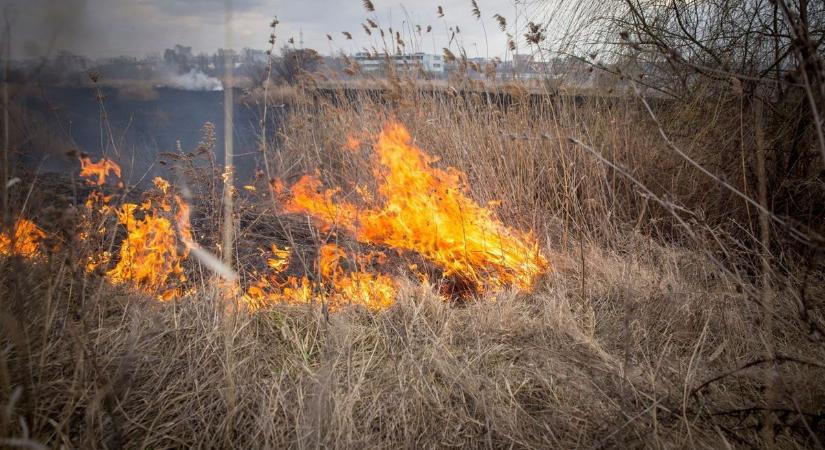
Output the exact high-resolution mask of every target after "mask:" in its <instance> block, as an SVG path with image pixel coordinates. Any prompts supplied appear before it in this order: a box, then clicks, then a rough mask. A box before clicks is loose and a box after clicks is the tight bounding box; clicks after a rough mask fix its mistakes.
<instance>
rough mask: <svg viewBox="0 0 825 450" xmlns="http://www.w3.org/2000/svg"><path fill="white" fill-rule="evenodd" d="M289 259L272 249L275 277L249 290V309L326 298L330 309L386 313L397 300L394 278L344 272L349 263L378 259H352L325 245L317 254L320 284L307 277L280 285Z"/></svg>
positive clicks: (284, 252) (291, 278) (285, 251)
mask: <svg viewBox="0 0 825 450" xmlns="http://www.w3.org/2000/svg"><path fill="white" fill-rule="evenodd" d="M289 256H290V250H289V249H288V248H284V249H281V248H278V247H277V246H275V245H273V246H272V257H271V258H269V259H268V260H267V265H268V266H269V267H270V268H271V269H273V270H274V273H272V274H270V275H269V276H266V277H262V278H259V279H258V281H257V282H256V283H255V284H253V285H252V286H251V287H250V288H249V289H248V290H247V292H246V295H245V296H244V300H245V301H246V303H247V305H249V306H250V307H252V308H253V309H257V308H259V307H261V306H264V305H266V304H269V303H272V302H285V303H292V304H303V303H310V302H312V301H314V300H315V299H316V298H323V299H324V301H326V302H327V304H328V305H329V307H330V308H331V309H337V308H340V307H341V306H344V305H348V304H359V305H363V306H366V307H367V308H370V309H384V308H387V307H389V306H390V305H392V303H393V302H394V300H395V294H396V283H395V281H394V280H393V279H392V278H391V277H389V276H387V275H383V274H375V273H370V272H366V271H362V270H353V271H349V270H347V269H345V268H344V266H345V265H347V264H348V263H349V262H355V263H356V264H357V263H361V264H364V263H368V262H369V261H370V260H372V258H379V257H378V256H375V255H367V256H365V257H354V258H349V257H348V255H347V253H346V252H345V251H344V249H343V248H341V247H340V246H338V245H336V244H324V245H322V246H321V248H320V249H319V251H318V273H319V275H320V281H318V282H313V281H311V280H310V279H309V278H308V277H307V276H303V277H301V278H298V277H295V276H289V277H286V279H284V280H283V281H279V279H283V277H280V276H279V275H280V274H282V272H283V271H284V270H286V269H287V268H288V267H289ZM316 292H317V293H318V294H315V293H316Z"/></svg>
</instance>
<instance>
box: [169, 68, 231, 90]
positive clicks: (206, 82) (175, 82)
mask: <svg viewBox="0 0 825 450" xmlns="http://www.w3.org/2000/svg"><path fill="white" fill-rule="evenodd" d="M166 84H167V85H168V86H170V87H174V88H178V89H184V90H187V91H222V90H223V85H222V84H221V80H219V79H217V78H215V77H210V76H209V75H207V74H205V73H203V72H201V71H198V70H195V69H192V70H190V71H189V72H188V73H184V74H180V75H171V76H169V77H168V79H167V80H166Z"/></svg>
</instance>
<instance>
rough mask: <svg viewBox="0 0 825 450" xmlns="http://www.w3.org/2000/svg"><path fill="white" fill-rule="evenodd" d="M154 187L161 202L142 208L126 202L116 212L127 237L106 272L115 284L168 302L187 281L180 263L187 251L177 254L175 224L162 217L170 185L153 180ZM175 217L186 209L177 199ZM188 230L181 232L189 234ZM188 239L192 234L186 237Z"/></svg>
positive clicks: (166, 205)
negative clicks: (126, 286) (112, 265)
mask: <svg viewBox="0 0 825 450" xmlns="http://www.w3.org/2000/svg"><path fill="white" fill-rule="evenodd" d="M154 183H155V186H156V187H157V188H158V189H159V190H160V191H161V193H162V194H163V195H162V197H161V199H160V200H147V201H145V202H144V203H143V204H141V205H136V204H134V203H126V204H124V205H123V206H121V208H120V209H119V210H118V211H117V216H118V221H119V222H120V224H122V225H124V226H125V227H126V232H127V235H126V238H125V239H124V240H123V242H122V243H121V246H120V255H119V256H120V259H119V260H118V262H117V265H116V266H115V267H114V268H113V269H111V270H109V271H108V272H106V276H107V277H108V278H109V280H110V281H112V282H113V283H115V284H121V283H129V284H131V285H132V286H133V287H135V288H137V289H138V290H140V291H142V292H144V293H147V294H150V295H157V296H158V298H160V299H161V300H168V299H171V298H173V297H175V296H177V295H180V293H181V289H180V287H179V284H180V283H183V282H185V281H186V276H185V275H184V272H183V267H182V266H181V262H182V261H183V259H184V258H186V250H184V251H183V252H179V251H178V239H177V235H176V233H175V224H174V223H173V222H172V221H171V220H169V219H168V218H167V217H164V215H163V214H162V213H163V212H169V211H170V210H171V204H170V203H169V201H168V199H167V197H168V189H169V183H167V182H166V181H165V180H163V179H162V178H155V180H154ZM175 201H176V202H177V204H178V207H179V212H178V215H179V216H181V215H184V214H185V215H187V217H188V208H187V209H185V211H184V208H183V207H181V205H185V203H183V201H182V200H180V198H178V197H175ZM188 232H189V231H188V229H186V231H184V233H188ZM187 237H188V238H190V239H191V235H188V236H185V238H187Z"/></svg>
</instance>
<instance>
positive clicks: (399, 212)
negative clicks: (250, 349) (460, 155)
mask: <svg viewBox="0 0 825 450" xmlns="http://www.w3.org/2000/svg"><path fill="white" fill-rule="evenodd" d="M434 162H436V158H434V157H432V156H430V155H428V154H426V153H425V152H424V151H423V150H421V149H420V148H418V147H416V146H415V145H414V144H413V143H412V139H411V137H410V134H409V132H408V131H407V130H406V129H405V128H404V126H403V125H401V124H400V123H397V122H392V123H390V124H388V125H387V126H386V127H385V128H384V130H383V131H382V132H381V134H380V136H379V138H378V142H377V143H376V145H375V155H374V160H373V176H374V178H375V181H376V184H377V195H376V196H375V197H376V198H377V201H376V200H373V199H372V196H365V195H361V199H362V203H363V204H364V205H365V206H363V207H359V206H358V205H356V204H354V203H349V202H344V201H338V200H337V197H339V195H338V194H339V193H340V189H338V188H332V189H326V190H323V189H321V186H322V183H321V181H320V180H319V179H318V177H317V176H309V175H307V176H304V177H303V178H301V179H300V180H299V181H298V182H297V183H296V184H295V185H293V186H292V188H291V195H290V196H288V198H287V199H286V202H285V204H284V210H285V211H287V212H292V213H304V214H308V215H309V216H311V217H312V218H313V219H314V220H315V222H316V224H317V225H318V226H319V227H320V228H321V230H322V231H333V230H343V231H346V232H348V233H351V234H352V235H353V236H355V238H356V239H357V240H358V241H360V242H363V243H368V244H375V245H381V246H386V247H391V248H395V249H399V250H405V251H409V252H415V253H418V254H420V255H421V256H423V257H424V258H426V259H427V260H428V261H430V262H431V263H433V264H435V265H437V266H438V267H440V268H441V269H442V270H443V274H444V276H445V277H454V278H456V279H459V280H463V281H465V282H467V283H469V284H470V286H472V287H473V289H474V290H475V291H476V292H477V293H479V294H481V293H485V292H490V291H496V290H499V289H501V288H504V287H506V286H510V285H512V286H515V287H516V288H518V289H520V290H523V291H529V290H531V289H532V287H533V285H534V284H535V281H536V279H537V278H538V276H539V275H541V274H542V273H544V272H546V271H547V270H548V268H549V263H548V262H547V260H546V258H545V257H544V256H543V255H542V254H541V252H540V251H539V246H538V243H537V242H536V240H535V238H534V237H533V236H532V235H530V234H529V233H523V232H520V231H518V230H515V229H513V228H510V227H507V226H505V225H504V224H503V223H502V222H501V221H500V220H499V219H498V218H497V217H496V216H495V214H494V212H493V211H492V210H490V209H488V208H485V207H482V206H480V205H479V204H478V203H477V202H475V201H474V200H473V199H471V198H470V197H469V194H468V189H467V187H466V182H465V177H464V174H462V173H461V172H459V171H458V170H456V169H454V168H447V169H446V170H442V169H438V168H435V167H432V164H433V163H434Z"/></svg>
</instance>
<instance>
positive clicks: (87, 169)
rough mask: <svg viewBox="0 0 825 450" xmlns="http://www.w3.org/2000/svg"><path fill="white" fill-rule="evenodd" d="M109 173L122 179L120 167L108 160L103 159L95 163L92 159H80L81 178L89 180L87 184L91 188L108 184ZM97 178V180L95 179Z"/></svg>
mask: <svg viewBox="0 0 825 450" xmlns="http://www.w3.org/2000/svg"><path fill="white" fill-rule="evenodd" d="M109 173H112V174H114V175H115V176H116V177H118V178H120V166H119V165H117V163H115V162H114V161H112V160H111V159H107V158H101V159H100V161H98V162H96V163H94V162H92V160H91V159H90V158H87V157H85V156H84V157H81V158H80V176H81V177H83V178H87V180H86V182H87V183H88V184H89V185H91V186H103V185H104V184H106V177H107V176H108V175H109ZM95 178H96V179H95Z"/></svg>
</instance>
